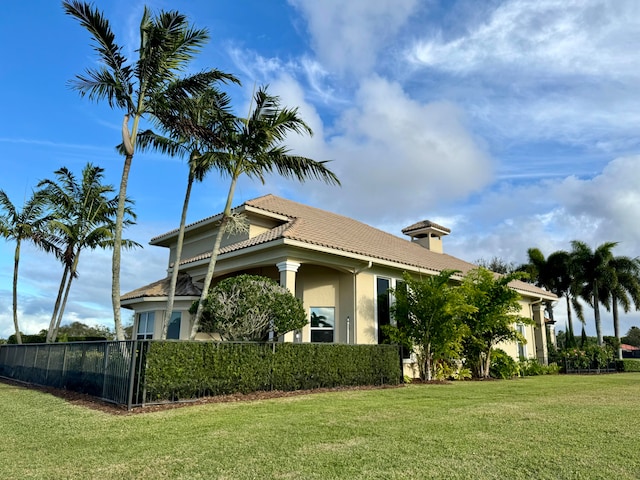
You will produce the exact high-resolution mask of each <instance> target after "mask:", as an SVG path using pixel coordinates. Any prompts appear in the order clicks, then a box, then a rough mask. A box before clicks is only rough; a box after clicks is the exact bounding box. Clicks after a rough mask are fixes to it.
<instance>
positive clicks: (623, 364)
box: [617, 358, 640, 372]
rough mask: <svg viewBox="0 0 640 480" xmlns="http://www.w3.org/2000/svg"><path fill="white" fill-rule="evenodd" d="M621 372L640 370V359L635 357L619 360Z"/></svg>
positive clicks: (618, 364) (618, 365)
mask: <svg viewBox="0 0 640 480" xmlns="http://www.w3.org/2000/svg"><path fill="white" fill-rule="evenodd" d="M617 367H618V368H617V369H618V371H619V372H640V360H638V359H635V358H624V359H622V360H617Z"/></svg>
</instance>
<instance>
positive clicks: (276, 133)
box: [190, 87, 340, 339]
mask: <svg viewBox="0 0 640 480" xmlns="http://www.w3.org/2000/svg"><path fill="white" fill-rule="evenodd" d="M254 103H255V107H253V104H254ZM251 108H253V110H251ZM249 110H250V113H249V116H248V117H247V118H237V119H236V120H235V122H233V123H232V125H231V126H230V127H231V128H228V129H227V130H226V131H224V132H222V134H223V136H224V138H223V147H222V148H220V149H218V150H216V151H215V152H211V154H212V156H214V157H215V158H216V160H215V162H216V165H217V166H218V168H220V169H221V170H222V172H223V173H225V174H227V175H229V177H230V182H229V192H228V194H227V200H226V204H225V207H224V211H223V213H222V218H221V220H220V224H219V227H218V231H217V233H216V237H215V241H214V245H213V249H212V250H211V258H210V260H209V267H208V269H207V274H206V276H205V279H204V285H203V287H202V295H201V297H200V300H199V302H198V309H197V311H196V315H195V319H194V322H193V326H192V328H191V335H190V338H191V339H194V338H195V336H196V334H197V333H198V328H199V324H200V319H201V317H202V311H203V308H204V302H205V299H206V297H207V294H208V292H209V287H210V286H211V281H212V279H213V272H214V270H215V265H216V260H217V258H218V254H219V252H220V243H221V241H222V235H223V234H224V233H225V232H226V231H227V230H228V229H231V228H232V227H234V226H236V227H237V226H238V224H240V225H241V223H242V222H241V221H238V220H237V219H235V217H233V216H232V213H231V204H232V202H233V196H234V192H235V188H236V183H237V181H238V178H239V177H240V176H241V175H242V174H245V175H247V176H248V177H250V178H257V179H259V180H260V181H262V182H263V183H264V180H265V178H264V177H265V175H266V174H268V173H272V172H274V171H275V172H276V173H278V174H279V175H281V176H283V177H286V178H295V179H297V180H299V181H301V182H302V181H305V180H306V179H308V178H316V179H319V180H322V181H324V182H326V183H329V184H335V185H339V184H340V182H339V180H338V178H337V177H336V175H335V174H334V173H333V172H331V171H330V170H329V169H328V168H327V166H326V161H316V160H312V159H310V158H306V157H301V156H298V155H291V154H290V153H289V150H288V149H287V148H286V147H285V146H284V145H283V144H282V142H283V141H284V139H285V137H286V135H287V134H288V133H291V132H293V133H298V134H302V133H307V134H309V135H312V134H313V132H312V131H311V128H309V126H308V125H307V124H306V123H305V122H304V121H303V120H302V119H301V118H300V116H299V115H298V109H297V108H293V109H290V108H285V107H281V106H280V99H279V97H277V96H272V95H269V94H268V93H267V89H266V87H261V88H260V89H258V91H257V92H255V95H254V98H253V100H252V105H251V106H250V108H249Z"/></svg>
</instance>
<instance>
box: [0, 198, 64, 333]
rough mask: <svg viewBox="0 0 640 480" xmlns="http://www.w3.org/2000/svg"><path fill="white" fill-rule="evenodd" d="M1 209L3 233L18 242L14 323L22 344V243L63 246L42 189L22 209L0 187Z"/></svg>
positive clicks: (54, 249) (0, 229) (49, 249)
mask: <svg viewBox="0 0 640 480" xmlns="http://www.w3.org/2000/svg"><path fill="white" fill-rule="evenodd" d="M0 209H1V210H3V211H4V214H3V215H2V216H0V236H2V237H4V238H6V239H7V240H14V241H15V242H16V249H15V254H14V263H13V326H14V328H15V331H16V341H17V342H18V343H22V335H21V334H20V326H19V323H18V265H19V263H20V247H21V245H22V242H23V241H29V242H31V243H33V244H34V245H35V246H36V247H38V248H41V249H42V250H44V251H45V252H54V253H56V254H57V255H59V254H60V249H59V248H58V245H57V242H56V239H55V238H54V237H53V235H51V232H50V230H49V224H50V222H51V220H52V218H53V217H52V215H51V212H49V210H48V208H47V203H46V201H45V197H44V195H43V194H42V192H41V191H35V192H33V194H32V195H31V198H29V199H28V200H27V201H26V202H25V203H24V206H23V207H22V210H18V209H17V208H16V207H15V206H14V205H13V203H11V200H9V197H8V196H7V194H6V193H5V192H4V191H3V190H0Z"/></svg>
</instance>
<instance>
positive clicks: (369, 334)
mask: <svg viewBox="0 0 640 480" xmlns="http://www.w3.org/2000/svg"><path fill="white" fill-rule="evenodd" d="M375 285H376V283H375V276H374V275H373V274H372V273H370V271H369V270H366V271H364V272H361V273H359V274H358V275H357V276H356V292H355V296H356V298H357V309H356V322H355V334H356V337H355V340H356V343H358V344H373V343H378V341H377V337H376V328H375V327H376V313H375V312H376V310H375V302H374V291H375Z"/></svg>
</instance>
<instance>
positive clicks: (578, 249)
mask: <svg viewBox="0 0 640 480" xmlns="http://www.w3.org/2000/svg"><path fill="white" fill-rule="evenodd" d="M616 245H617V243H616V242H605V243H603V244H602V245H600V246H598V247H597V248H596V249H595V250H591V248H590V247H589V246H588V245H587V244H586V243H584V242H581V241H579V240H574V241H572V242H571V246H572V250H571V263H572V265H573V272H572V273H573V282H574V285H575V287H574V288H575V291H576V292H578V293H579V295H580V296H581V297H582V298H583V299H584V300H585V301H586V302H587V303H588V304H589V305H591V307H593V313H594V318H595V324H596V335H597V337H598V346H602V345H603V338H602V322H601V320H600V303H602V302H603V300H604V301H606V299H607V294H606V287H605V285H606V282H607V279H608V278H609V274H610V263H611V261H612V260H613V252H612V250H613V247H615V246H616ZM601 291H602V292H603V293H604V296H601Z"/></svg>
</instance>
